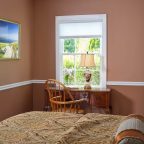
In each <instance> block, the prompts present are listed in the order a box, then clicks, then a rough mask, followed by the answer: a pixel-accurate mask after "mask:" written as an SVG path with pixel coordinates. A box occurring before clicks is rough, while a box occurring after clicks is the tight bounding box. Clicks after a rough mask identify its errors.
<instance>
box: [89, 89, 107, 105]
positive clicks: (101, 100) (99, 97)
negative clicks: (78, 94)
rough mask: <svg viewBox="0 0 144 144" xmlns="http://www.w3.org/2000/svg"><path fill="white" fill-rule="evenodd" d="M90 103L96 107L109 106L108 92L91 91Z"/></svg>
mask: <svg viewBox="0 0 144 144" xmlns="http://www.w3.org/2000/svg"><path fill="white" fill-rule="evenodd" d="M91 97H92V99H91V104H92V105H94V106H97V107H107V106H109V94H108V93H106V92H101V93H93V94H92V95H91Z"/></svg>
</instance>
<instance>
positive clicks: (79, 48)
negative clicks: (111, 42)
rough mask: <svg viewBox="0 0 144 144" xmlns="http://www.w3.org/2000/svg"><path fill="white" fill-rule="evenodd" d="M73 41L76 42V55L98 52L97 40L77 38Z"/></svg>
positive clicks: (98, 41) (98, 44)
mask: <svg viewBox="0 0 144 144" xmlns="http://www.w3.org/2000/svg"><path fill="white" fill-rule="evenodd" d="M75 41H76V53H86V52H99V51H100V39H99V38H77V39H76V40H75Z"/></svg>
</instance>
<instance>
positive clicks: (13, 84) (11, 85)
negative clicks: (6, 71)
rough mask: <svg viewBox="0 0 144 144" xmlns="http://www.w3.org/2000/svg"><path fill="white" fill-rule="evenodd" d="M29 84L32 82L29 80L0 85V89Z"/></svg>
mask: <svg viewBox="0 0 144 144" xmlns="http://www.w3.org/2000/svg"><path fill="white" fill-rule="evenodd" d="M29 84H32V81H31V80H29V81H23V82H17V83H12V84H7V85H3V86H0V91H2V90H7V89H11V88H15V87H20V86H24V85H29Z"/></svg>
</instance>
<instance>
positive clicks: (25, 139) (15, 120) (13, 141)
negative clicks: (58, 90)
mask: <svg viewBox="0 0 144 144" xmlns="http://www.w3.org/2000/svg"><path fill="white" fill-rule="evenodd" d="M123 118H124V116H118V115H104V114H98V113H88V114H86V115H80V114H71V113H61V112H38V111H33V112H27V113H23V114H19V115H16V116H13V117H11V118H8V119H6V120H4V121H2V122H0V144H110V141H111V138H112V135H113V134H114V132H115V130H116V128H117V127H118V125H119V123H120V122H121V121H122V120H123Z"/></svg>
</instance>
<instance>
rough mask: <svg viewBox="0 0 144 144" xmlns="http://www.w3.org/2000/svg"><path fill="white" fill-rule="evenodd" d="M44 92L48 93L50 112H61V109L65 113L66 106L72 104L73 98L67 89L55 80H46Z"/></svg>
mask: <svg viewBox="0 0 144 144" xmlns="http://www.w3.org/2000/svg"><path fill="white" fill-rule="evenodd" d="M45 90H46V91H47V92H48V95H49V101H50V103H51V108H52V111H63V110H62V109H64V111H66V109H67V105H68V104H70V105H71V103H74V98H73V96H72V94H71V93H70V91H69V89H68V88H67V87H66V86H65V85H64V84H63V83H61V82H59V81H57V80H55V79H48V80H47V81H46V83H45ZM70 102H71V103H70ZM71 107H72V105H71Z"/></svg>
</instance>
